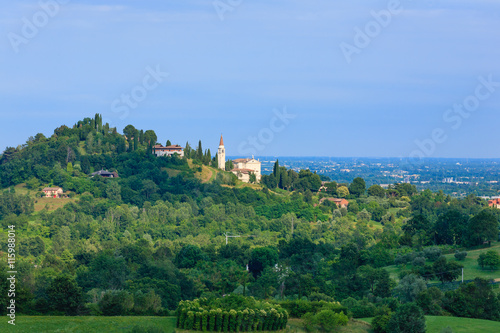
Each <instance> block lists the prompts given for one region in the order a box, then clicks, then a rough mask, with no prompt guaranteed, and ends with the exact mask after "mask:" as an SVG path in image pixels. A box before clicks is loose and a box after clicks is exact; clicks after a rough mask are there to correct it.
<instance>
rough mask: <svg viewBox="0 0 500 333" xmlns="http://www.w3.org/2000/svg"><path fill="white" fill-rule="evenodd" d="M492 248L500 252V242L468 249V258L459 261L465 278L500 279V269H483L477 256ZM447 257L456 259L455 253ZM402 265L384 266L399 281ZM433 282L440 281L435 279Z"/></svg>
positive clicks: (409, 266) (428, 262)
mask: <svg viewBox="0 0 500 333" xmlns="http://www.w3.org/2000/svg"><path fill="white" fill-rule="evenodd" d="M491 250H494V251H497V252H498V253H499V254H500V242H495V243H492V245H491V247H487V248H484V249H479V250H472V251H467V258H466V259H465V260H464V261H458V263H460V264H461V265H463V266H464V280H473V279H475V278H476V277H480V278H483V279H500V270H496V271H491V270H483V269H481V267H479V265H478V264H477V258H478V257H479V255H480V254H481V253H485V252H488V251H491ZM445 257H446V259H448V260H455V256H454V254H446V255H445ZM426 263H427V264H432V262H430V261H427V262H426ZM401 267H402V266H396V265H391V266H387V267H384V268H385V269H386V270H387V271H388V272H389V274H390V275H391V278H393V279H395V280H396V281H398V280H399V276H398V275H399V272H400V271H401ZM407 267H408V268H411V267H412V266H411V265H408V266H407ZM460 278H461V277H460ZM431 282H439V281H438V280H435V281H431Z"/></svg>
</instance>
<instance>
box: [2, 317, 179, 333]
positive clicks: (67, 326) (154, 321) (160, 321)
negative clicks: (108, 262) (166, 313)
mask: <svg viewBox="0 0 500 333" xmlns="http://www.w3.org/2000/svg"><path fill="white" fill-rule="evenodd" d="M7 320H8V317H7V316H5V317H4V318H3V320H2V321H1V322H0V332H18V333H21V332H22V333H43V332H61V333H63V332H64V333H66V332H74V333H84V332H89V333H96V332H106V333H108V332H109V333H113V332H131V331H132V329H133V328H134V326H136V325H140V326H145V327H158V328H162V329H163V332H165V333H173V332H175V317H90V316H89V317H49V316H47V317H44V316H37V317H33V316H18V317H17V318H16V325H15V326H12V325H10V324H8V323H7Z"/></svg>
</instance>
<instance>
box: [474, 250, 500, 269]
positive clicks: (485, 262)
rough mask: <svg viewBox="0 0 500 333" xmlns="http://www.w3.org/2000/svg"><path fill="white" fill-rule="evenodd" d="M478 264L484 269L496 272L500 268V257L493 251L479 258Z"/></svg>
mask: <svg viewBox="0 0 500 333" xmlns="http://www.w3.org/2000/svg"><path fill="white" fill-rule="evenodd" d="M477 263H478V264H479V266H481V268H482V269H484V268H485V267H488V268H489V269H491V270H496V269H498V268H499V267H500V255H499V254H498V252H496V251H493V250H490V251H488V252H486V253H481V254H480V255H479V258H477Z"/></svg>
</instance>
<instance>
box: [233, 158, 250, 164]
mask: <svg viewBox="0 0 500 333" xmlns="http://www.w3.org/2000/svg"><path fill="white" fill-rule="evenodd" d="M251 160H252V159H251V158H237V159H235V160H233V162H235V163H240V162H243V163H246V162H248V161H251Z"/></svg>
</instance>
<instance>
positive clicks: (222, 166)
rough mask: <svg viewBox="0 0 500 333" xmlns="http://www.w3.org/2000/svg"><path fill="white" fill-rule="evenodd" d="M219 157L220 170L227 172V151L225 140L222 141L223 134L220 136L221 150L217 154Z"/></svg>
mask: <svg viewBox="0 0 500 333" xmlns="http://www.w3.org/2000/svg"><path fill="white" fill-rule="evenodd" d="M217 155H218V156H219V159H218V161H217V162H218V164H219V169H221V170H226V149H225V148H224V140H223V139H222V134H221V135H220V143H219V150H218V152H217Z"/></svg>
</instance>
